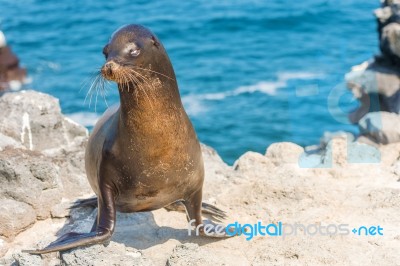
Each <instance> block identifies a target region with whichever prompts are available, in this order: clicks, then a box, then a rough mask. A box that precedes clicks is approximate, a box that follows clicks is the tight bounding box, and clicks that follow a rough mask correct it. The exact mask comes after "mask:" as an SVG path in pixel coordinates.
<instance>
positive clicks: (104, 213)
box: [23, 191, 116, 254]
mask: <svg viewBox="0 0 400 266" xmlns="http://www.w3.org/2000/svg"><path fill="white" fill-rule="evenodd" d="M98 205H99V208H98V213H97V217H98V219H96V220H97V222H96V221H95V224H94V225H93V227H92V231H91V232H90V233H75V232H70V233H67V234H65V235H63V236H62V237H60V238H59V239H57V240H56V241H54V242H52V243H51V244H50V245H48V246H47V247H45V248H43V249H37V250H24V251H23V252H27V253H31V254H44V253H49V252H55V251H63V250H68V249H71V248H76V247H81V246H89V245H94V244H102V243H104V242H106V241H107V240H109V239H110V238H111V236H112V234H113V232H114V225H115V215H116V211H115V200H114V197H113V194H112V193H111V192H106V191H104V192H103V193H102V196H101V197H99V198H98Z"/></svg>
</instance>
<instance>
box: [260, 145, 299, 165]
mask: <svg viewBox="0 0 400 266" xmlns="http://www.w3.org/2000/svg"><path fill="white" fill-rule="evenodd" d="M303 153H304V148H302V147H301V146H299V145H297V144H294V143H291V142H279V143H274V144H271V145H270V146H269V147H268V149H267V151H266V154H265V156H266V157H267V158H268V159H270V160H271V162H273V163H274V164H275V165H276V166H279V165H283V164H298V163H299V159H300V156H301V155H302V154H303Z"/></svg>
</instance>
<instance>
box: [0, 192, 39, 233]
mask: <svg viewBox="0 0 400 266" xmlns="http://www.w3.org/2000/svg"><path fill="white" fill-rule="evenodd" d="M35 221H36V213H35V211H34V210H33V208H32V207H31V206H29V205H28V204H26V203H23V202H18V201H15V200H11V199H0V235H2V236H5V237H6V238H8V239H10V240H12V239H13V238H14V236H15V235H17V234H18V233H19V232H21V231H22V230H24V229H25V228H27V227H28V226H30V225H31V224H33V223H34V222H35Z"/></svg>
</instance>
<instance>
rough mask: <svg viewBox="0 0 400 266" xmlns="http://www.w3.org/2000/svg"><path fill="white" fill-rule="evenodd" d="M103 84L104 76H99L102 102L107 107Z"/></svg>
mask: <svg viewBox="0 0 400 266" xmlns="http://www.w3.org/2000/svg"><path fill="white" fill-rule="evenodd" d="M104 86H105V82H104V78H103V77H101V78H100V94H101V95H102V96H103V99H104V103H105V104H106V106H107V108H108V103H107V99H106V90H105V88H104Z"/></svg>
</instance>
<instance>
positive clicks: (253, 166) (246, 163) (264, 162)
mask: <svg viewBox="0 0 400 266" xmlns="http://www.w3.org/2000/svg"><path fill="white" fill-rule="evenodd" d="M274 167H275V165H274V164H273V163H272V161H271V160H269V159H268V158H267V157H265V156H264V155H262V154H260V153H257V152H252V151H248V152H246V153H245V154H243V155H242V156H240V158H239V159H238V160H236V162H235V163H234V164H233V169H235V170H239V171H246V172H247V171H250V172H253V174H255V173H254V172H255V171H260V172H261V174H264V175H265V171H270V170H271V169H272V168H274Z"/></svg>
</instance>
